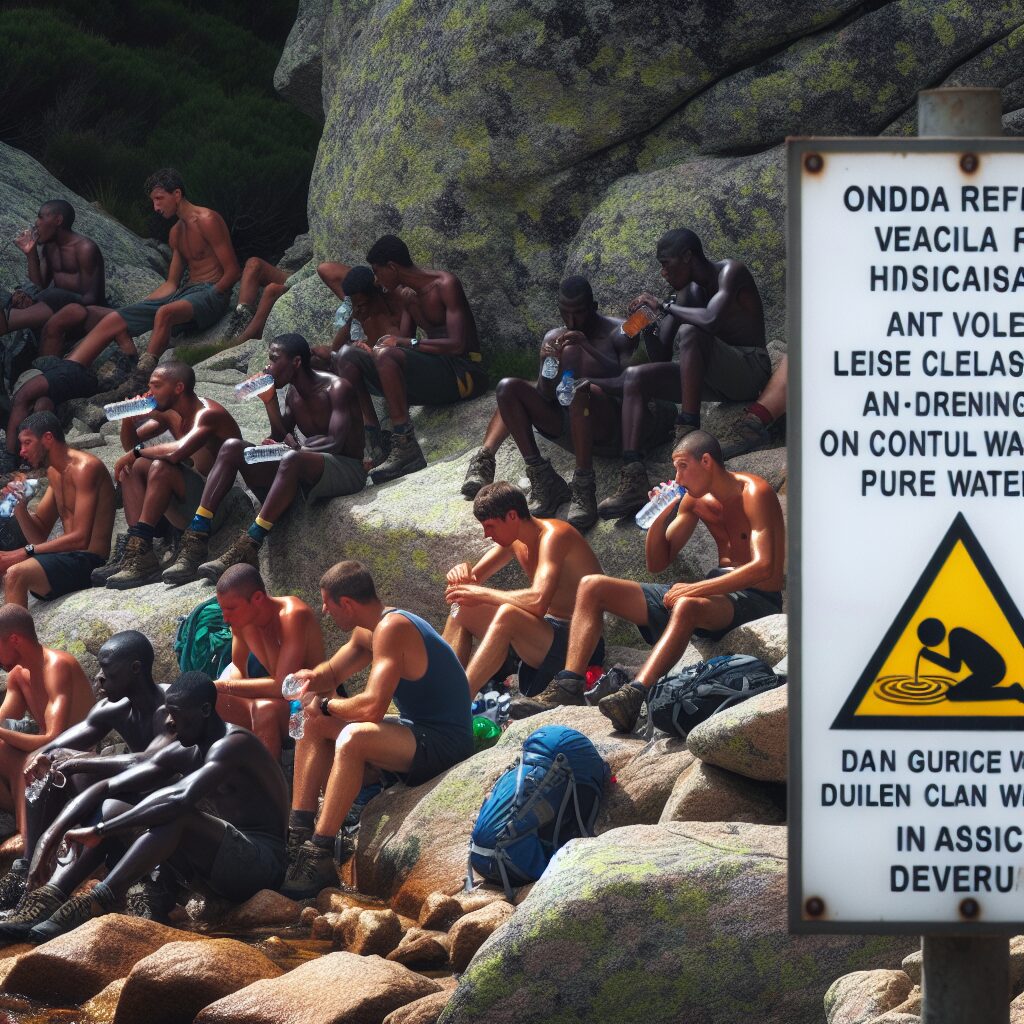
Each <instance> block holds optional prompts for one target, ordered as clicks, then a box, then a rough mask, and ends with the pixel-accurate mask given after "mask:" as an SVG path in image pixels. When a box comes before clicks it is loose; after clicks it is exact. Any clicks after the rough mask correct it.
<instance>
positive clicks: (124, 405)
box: [103, 395, 156, 420]
mask: <svg viewBox="0 0 1024 1024" xmlns="http://www.w3.org/2000/svg"><path fill="white" fill-rule="evenodd" d="M155 408H156V399H155V398H154V397H153V396H152V395H139V397H138V398H129V399H127V400H126V401H124V402H111V403H110V405H105V406H103V411H104V412H105V413H106V414H107V419H108V420H126V419H128V417H129V416H144V415H145V414H146V413H147V412H152V411H153V410H154V409H155Z"/></svg>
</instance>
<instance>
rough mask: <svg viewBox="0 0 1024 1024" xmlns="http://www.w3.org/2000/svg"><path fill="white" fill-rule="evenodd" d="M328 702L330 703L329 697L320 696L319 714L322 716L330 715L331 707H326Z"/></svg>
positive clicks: (327, 716) (328, 716)
mask: <svg viewBox="0 0 1024 1024" xmlns="http://www.w3.org/2000/svg"><path fill="white" fill-rule="evenodd" d="M330 703H331V698H330V697H321V698H320V714H321V715H323V716H324V718H330V717H331V709H330V708H329V707H328V705H329V704H330Z"/></svg>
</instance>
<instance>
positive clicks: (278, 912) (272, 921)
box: [224, 889, 302, 930]
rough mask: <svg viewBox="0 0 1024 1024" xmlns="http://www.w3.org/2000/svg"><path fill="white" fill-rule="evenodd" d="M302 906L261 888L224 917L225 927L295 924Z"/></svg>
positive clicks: (267, 926) (244, 927)
mask: <svg viewBox="0 0 1024 1024" xmlns="http://www.w3.org/2000/svg"><path fill="white" fill-rule="evenodd" d="M301 912H302V908H301V907H300V906H299V904H298V903H296V902H295V900H290V899H288V897H287V896H282V895H281V894H280V893H279V892H272V891H271V890H270V889H261V890H260V891H259V892H258V893H256V895H255V896H251V897H250V898H249V899H247V900H246V901H245V902H244V903H243V904H242V905H241V906H240V907H238V908H237V909H235V910H233V911H231V913H230V914H228V916H227V917H226V918H225V919H224V927H225V928H235V929H243V930H244V929H247V928H275V927H277V926H279V925H289V924H295V922H296V921H298V919H299V914H300V913H301Z"/></svg>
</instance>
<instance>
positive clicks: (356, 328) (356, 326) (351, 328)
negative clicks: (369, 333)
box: [348, 317, 366, 341]
mask: <svg viewBox="0 0 1024 1024" xmlns="http://www.w3.org/2000/svg"><path fill="white" fill-rule="evenodd" d="M348 336H349V339H350V340H352V341H366V331H364V330H363V325H362V324H361V323H360V322H359V321H358V320H357V319H356V318H355V317H352V319H351V320H350V321H349V325H348Z"/></svg>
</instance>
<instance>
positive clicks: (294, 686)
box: [281, 672, 302, 710]
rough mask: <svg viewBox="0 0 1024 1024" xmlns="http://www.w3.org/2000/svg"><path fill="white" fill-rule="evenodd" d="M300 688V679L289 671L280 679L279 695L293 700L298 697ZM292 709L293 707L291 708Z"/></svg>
mask: <svg viewBox="0 0 1024 1024" xmlns="http://www.w3.org/2000/svg"><path fill="white" fill-rule="evenodd" d="M301 689H302V680H301V679H299V677H298V676H296V675H293V674H292V673H291V672H289V673H288V675H286V676H285V677H284V679H282V680H281V696H282V697H287V698H288V699H289V700H293V699H294V698H295V697H298V695H299V690H301ZM293 710H294V709H293Z"/></svg>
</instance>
